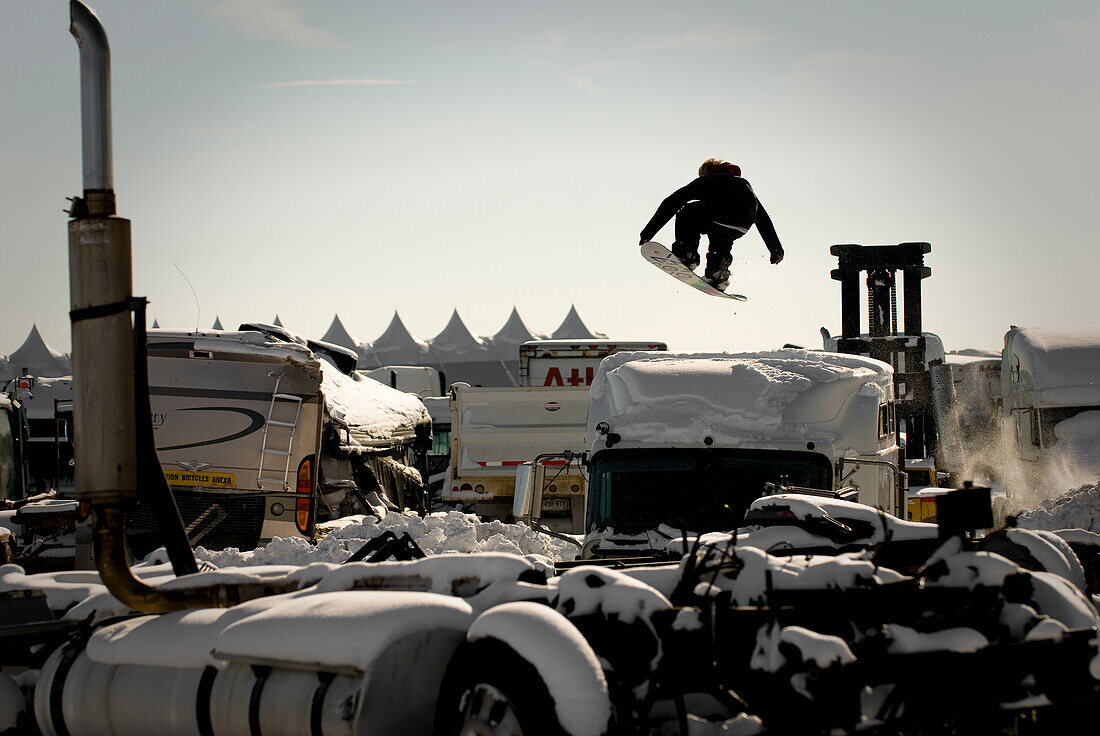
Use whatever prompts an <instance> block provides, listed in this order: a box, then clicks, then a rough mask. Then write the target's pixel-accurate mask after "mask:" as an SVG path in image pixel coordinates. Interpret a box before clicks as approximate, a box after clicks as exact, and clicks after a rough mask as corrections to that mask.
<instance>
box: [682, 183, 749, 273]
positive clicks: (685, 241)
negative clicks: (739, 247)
mask: <svg viewBox="0 0 1100 736" xmlns="http://www.w3.org/2000/svg"><path fill="white" fill-rule="evenodd" d="M702 235H706V236H707V240H708V241H709V243H710V246H709V248H708V249H707V266H706V270H705V275H707V276H713V275H714V273H715V272H716V271H728V270H729V267H730V264H732V263H733V255H732V253H733V241H735V240H737V239H738V238H739V237H741V236H742V235H744V233H743V232H741V231H740V230H734V229H731V228H728V227H723V226H722V225H719V224H718V223H716V222H715V221H714V220H713V219H711V216H710V214H709V213H708V212H707V207H706V205H705V204H704V203H703V202H699V201H696V202H688V203H687V204H686V205H684V207H683V208H682V209H681V210H680V211H679V212H678V213H677V215H676V242H675V243H673V244H672V252H673V254H674V255H676V256H677V257H679V258H681V259H682V258H685V257H688V258H691V259H692V260H694V259H695V258H698V254H699V238H700V236H702ZM692 256H694V258H692Z"/></svg>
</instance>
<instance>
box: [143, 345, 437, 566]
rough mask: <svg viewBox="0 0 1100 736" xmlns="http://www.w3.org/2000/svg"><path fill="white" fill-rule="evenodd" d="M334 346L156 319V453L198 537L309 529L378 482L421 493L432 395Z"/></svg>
mask: <svg viewBox="0 0 1100 736" xmlns="http://www.w3.org/2000/svg"><path fill="white" fill-rule="evenodd" d="M325 350H326V349H325V347H324V346H318V345H315V346H314V349H311V348H310V347H307V346H306V345H305V344H301V343H299V342H297V341H287V340H284V339H280V338H279V337H278V336H276V335H273V334H269V333H267V332H265V331H260V330H256V331H253V330H243V331H214V330H212V331H206V332H181V331H172V330H165V329H157V330H150V331H149V335H148V354H149V361H148V362H149V395H150V403H151V409H152V419H153V428H154V438H155V442H156V447H157V454H158V456H159V458H160V462H161V465H162V467H163V470H164V474H165V477H166V479H167V480H168V483H169V485H171V486H172V488H173V491H174V494H175V496H176V501H177V504H178V506H179V507H180V512H181V515H182V516H183V519H184V523H185V525H187V527H188V534H189V537H190V538H191V541H192V543H198V544H204V545H206V546H221V545H224V544H229V543H232V544H234V545H235V546H242V547H244V546H245V545H247V544H250V543H251V544H256V543H263V542H266V541H267V540H270V539H271V538H272V537H276V536H280V537H286V536H310V535H312V533H313V528H314V524H315V523H316V521H318V520H324V519H326V518H331V517H334V516H339V515H342V514H343V513H350V512H352V511H354V510H355V503H354V499H355V498H356V496H357V494H363V495H365V494H368V493H370V492H371V491H375V492H377V493H378V494H379V496H385V497H387V498H389V499H390V500H391V501H393V502H394V503H396V504H397V505H398V506H410V507H415V506H417V505H418V504H419V503H420V498H419V496H420V493H421V486H422V482H421V478H420V474H419V472H418V471H417V470H416V469H415V468H414V465H416V463H417V460H416V459H414V454H420V455H422V454H423V452H424V451H426V449H427V443H428V442H430V433H431V420H430V418H429V416H428V412H427V410H426V409H425V408H424V405H423V403H422V402H421V401H420V400H419V399H418V398H417V397H415V396H413V395H411V394H407V393H404V392H401V391H397V390H394V389H391V388H389V387H388V386H384V385H382V384H380V383H378V382H377V381H373V380H371V379H366V378H360V377H357V376H355V374H354V366H353V365H347V364H345V365H344V366H343V367H344V369H345V370H341V369H340V368H337V366H336V364H335V363H334V362H332V360H330V358H329V357H328V356H327V355H326V353H325ZM349 368H350V370H347V369H349Z"/></svg>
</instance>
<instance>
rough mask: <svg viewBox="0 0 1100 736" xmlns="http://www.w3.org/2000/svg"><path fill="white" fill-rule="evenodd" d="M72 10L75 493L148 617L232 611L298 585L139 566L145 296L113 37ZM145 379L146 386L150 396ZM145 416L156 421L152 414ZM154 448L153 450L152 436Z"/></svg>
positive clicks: (168, 533) (123, 586) (179, 548)
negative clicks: (134, 548)
mask: <svg viewBox="0 0 1100 736" xmlns="http://www.w3.org/2000/svg"><path fill="white" fill-rule="evenodd" d="M69 11H70V19H71V25H70V27H69V30H70V32H71V33H72V34H73V36H74V37H75V38H76V42H77V45H78V46H79V47H80V97H81V106H80V107H81V124H82V125H81V127H82V138H83V146H84V156H83V161H84V196H83V197H82V198H81V197H78V198H74V200H73V208H72V210H71V211H70V215H71V217H72V219H71V221H70V222H69V295H70V302H71V305H72V311H71V312H70V317H71V319H72V349H73V353H72V354H73V394H74V399H75V402H74V409H73V414H74V416H73V419H74V425H75V430H76V436H77V442H76V461H77V462H76V495H77V498H79V499H80V500H82V501H88V502H90V503H91V507H92V518H93V545H94V550H95V558H96V564H97V566H98V568H99V574H100V577H101V578H102V580H103V582H104V584H105V585H106V586H107V589H108V590H110V591H111V594H112V595H114V596H115V597H116V598H118V599H119V600H120V601H121V602H123V603H125V604H126V605H128V606H130V607H131V608H133V609H134V610H137V611H142V612H146V613H163V612H166V611H174V610H180V609H185V608H206V607H226V606H232V605H235V604H236V603H239V602H240V601H242V600H248V599H251V598H256V597H259V596H263V595H270V594H272V593H280V592H283V591H284V590H288V589H292V588H293V587H295V585H294V584H292V583H290V582H286V581H283V582H282V583H281V584H278V583H276V584H271V585H265V584H245V585H218V586H209V587H205V588H195V589H178V588H177V589H174V590H161V589H158V588H154V587H151V586H149V585H146V584H145V583H143V582H141V581H140V580H138V579H137V578H136V577H134V574H133V572H132V571H131V570H130V566H129V562H128V560H127V552H126V536H125V513H124V508H125V506H126V505H128V504H130V503H132V502H133V501H134V500H136V499H137V498H138V496H139V494H138V486H139V471H138V447H139V439H140V438H139V432H138V427H137V419H138V418H137V416H136V409H135V406H136V403H137V402H136V398H135V383H136V381H135V359H134V343H135V339H134V334H133V333H134V325H133V322H132V317H131V315H132V313H133V311H134V310H135V308H136V305H137V303H138V302H139V301H140V302H141V303H143V302H144V300H135V299H134V297H133V296H132V294H131V291H132V288H133V287H132V267H131V261H130V221H129V220H127V219H124V218H121V217H117V216H116V215H115V194H114V190H113V183H112V181H111V83H110V77H111V52H110V48H109V46H108V44H107V34H106V32H105V31H104V30H103V26H102V25H101V24H100V22H99V19H98V18H96V16H95V14H94V13H93V12H92V11H91V10H89V9H88V8H87V7H86V6H85V5H84V4H83V3H81V2H79V0H70V3H69ZM143 314H144V311H143V310H142V311H139V315H143ZM141 334H144V332H143V331H142V333H141ZM142 383H143V385H142V386H141V389H142V390H143V391H144V390H147V386H145V385H144V381H143V382H142ZM144 411H145V412H147V411H148V409H144ZM144 419H145V421H148V417H147V416H146V417H144ZM148 444H149V447H150V451H152V450H151V440H148ZM158 472H159V471H158ZM165 492H166V493H167V487H166V486H165ZM147 495H149V496H150V498H149V499H148V500H149V501H150V502H151V505H154V506H156V504H160V508H161V509H162V511H163V510H164V509H166V508H167V507H166V506H165V505H164V501H165V500H164V499H159V498H154V497H153V496H154V495H155V494H153V493H152V492H151V491H150V492H149V493H148V494H147ZM168 502H169V503H171V511H172V512H173V514H172V515H173V517H174V520H175V524H176V526H177V527H178V528H171V525H169V524H167V523H163V524H161V526H160V530H161V533H162V534H163V535H164V541H165V542H166V545H167V547H168V551H169V554H170V556H172V564H173V568H174V569H175V570H176V572H177V574H185V573H188V572H196V571H197V567H196V565H195V558H194V556H193V555H192V554H191V549H190V547H189V546H188V545H187V539H186V536H185V535H184V533H183V528H182V524H179V517H178V514H175V513H174V512H175V504H174V502H173V501H171V497H170V494H168ZM164 513H167V511H164ZM163 519H164V516H163V514H162V516H161V520H162V521H163Z"/></svg>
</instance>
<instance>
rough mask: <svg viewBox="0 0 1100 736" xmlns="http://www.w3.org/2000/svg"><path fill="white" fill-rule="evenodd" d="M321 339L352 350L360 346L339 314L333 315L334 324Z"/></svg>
mask: <svg viewBox="0 0 1100 736" xmlns="http://www.w3.org/2000/svg"><path fill="white" fill-rule="evenodd" d="M275 319H279V315H275ZM321 340H322V341H323V342H330V343H332V344H333V345H339V346H340V347H342V348H349V349H351V350H357V349H358V347H359V343H358V341H357V340H356V339H355V338H354V337H352V336H351V333H349V332H348V330H347V328H346V327H344V323H343V322H341V321H340V315H338V314H334V315H333V316H332V324H330V325H329V326H328V331H327V332H325V334H324V336H323V337H322V338H321Z"/></svg>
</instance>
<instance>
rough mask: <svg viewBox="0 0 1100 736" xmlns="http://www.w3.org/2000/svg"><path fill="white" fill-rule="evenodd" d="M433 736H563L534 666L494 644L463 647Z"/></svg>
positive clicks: (453, 664)
mask: <svg viewBox="0 0 1100 736" xmlns="http://www.w3.org/2000/svg"><path fill="white" fill-rule="evenodd" d="M435 733H436V736H567V734H566V732H565V730H564V729H562V727H561V724H560V723H558V717H557V714H556V713H555V712H554V701H553V700H552V699H551V697H550V692H549V691H548V690H547V689H546V685H544V684H543V682H542V678H541V677H540V676H539V673H538V671H537V670H536V669H535V667H534V665H532V664H531V663H530V662H528V661H527V660H525V659H524V658H523V657H521V656H520V655H519V654H517V653H516V651H515V650H514V649H512V648H511V647H510V646H508V645H507V644H505V643H504V642H502V641H499V640H497V639H481V640H478V641H476V642H472V643H469V644H466V645H464V646H463V647H461V648H460V649H459V650H458V652H457V653H456V654H455V656H454V658H453V659H452V660H451V663H450V664H449V665H448V666H447V672H446V674H445V675H444V676H443V685H442V687H441V688H440V693H439V700H438V702H437V704H436V718H435Z"/></svg>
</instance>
